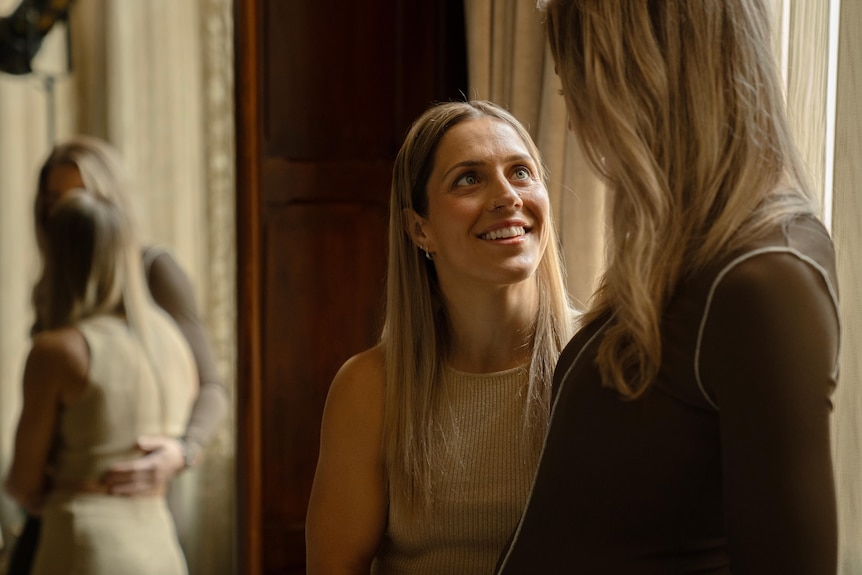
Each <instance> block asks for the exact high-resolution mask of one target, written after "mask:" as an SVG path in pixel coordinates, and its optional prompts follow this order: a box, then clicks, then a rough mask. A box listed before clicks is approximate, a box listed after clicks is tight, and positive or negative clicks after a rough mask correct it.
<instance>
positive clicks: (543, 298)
mask: <svg viewBox="0 0 862 575" xmlns="http://www.w3.org/2000/svg"><path fill="white" fill-rule="evenodd" d="M483 117H491V118H495V119H497V120H499V121H502V122H506V123H507V124H509V125H510V126H511V127H512V128H513V129H514V130H515V132H516V133H517V134H518V135H519V136H520V137H521V139H522V140H523V143H524V145H525V146H526V147H527V149H528V151H529V153H530V156H531V157H532V159H533V160H534V162H535V163H536V165H537V166H539V170H540V174H539V176H540V177H541V179H542V181H543V182H546V181H547V175H546V172H545V168H544V164H543V163H542V160H541V156H540V154H539V151H538V149H537V148H536V146H535V144H534V143H533V140H532V138H531V137H530V135H529V133H528V132H527V131H526V129H524V127H523V126H522V125H521V124H520V122H518V120H516V119H515V118H514V116H512V115H511V114H510V113H509V112H507V111H506V110H504V109H502V108H500V107H499V106H497V105H495V104H493V103H491V102H486V101H469V102H447V103H441V104H438V105H435V106H432V107H431V108H429V109H428V110H426V111H425V113H424V114H422V115H421V116H420V117H419V118H418V119H417V120H416V121H415V122H414V124H413V126H412V127H411V129H410V131H409V132H408V134H407V137H406V138H405V140H404V143H403V145H402V147H401V149H400V151H399V152H398V155H397V157H396V159H395V166H394V169H393V177H392V188H391V197H390V208H389V209H390V211H389V256H388V257H389V261H388V272H387V297H386V315H385V321H384V327H383V332H382V336H381V343H382V345H383V348H384V352H385V358H386V359H385V361H386V393H385V415H384V437H383V454H384V461H385V466H386V470H387V477H388V483H389V493H390V498H399V499H401V500H402V501H403V502H405V503H406V504H407V508H408V509H409V508H412V509H414V510H416V509H419V508H420V507H421V506H422V505H425V504H428V503H429V502H430V501H431V498H432V485H431V479H430V471H431V467H432V464H433V462H434V461H436V460H437V457H438V455H440V450H441V449H442V447H441V446H442V444H443V443H444V442H445V437H442V435H443V434H444V432H443V431H442V427H443V426H442V424H441V421H440V417H441V407H440V401H439V400H440V397H439V395H440V394H439V392H438V391H439V382H440V378H441V374H442V371H443V367H444V365H445V364H446V360H447V356H448V352H449V347H450V344H451V333H450V326H449V320H448V316H447V310H446V304H445V302H444V299H443V297H442V294H441V292H440V287H439V284H438V282H437V277H436V274H435V270H434V266H433V262H431V261H428V260H427V259H426V258H425V257H424V256H423V255H421V252H420V250H419V249H418V248H417V246H416V245H415V244H414V243H413V241H412V240H411V239H410V236H409V235H408V233H407V231H406V230H405V228H404V225H403V218H402V214H403V213H404V210H406V209H411V210H415V211H416V212H417V213H419V214H420V215H423V216H427V210H428V195H427V190H426V186H427V182H428V178H429V175H430V173H431V171H432V169H433V167H434V160H435V155H436V151H437V147H438V145H439V143H440V140H441V139H442V138H443V136H444V135H445V134H446V132H447V130H449V129H450V128H451V127H452V126H455V125H456V124H458V123H461V122H464V121H468V120H472V119H476V118H483ZM547 233H548V234H549V238H548V240H549V241H548V242H547V249H546V250H545V253H544V254H543V256H542V259H541V261H540V264H539V267H538V271H537V273H536V278H535V281H536V283H537V286H538V290H539V309H538V314H537V317H536V320H535V324H534V326H533V330H532V333H531V334H530V336H529V339H528V341H525V345H528V346H530V347H531V349H532V354H531V361H530V366H529V378H528V379H529V382H528V385H527V389H526V390H525V396H526V400H525V416H524V418H525V433H526V435H527V438H526V439H527V441H529V442H531V443H532V444H533V445H534V446H536V449H537V450H538V446H539V445H540V444H541V440H542V438H543V437H544V433H545V430H546V424H547V418H548V410H549V398H550V385H551V380H552V376H553V371H554V366H555V364H556V361H557V358H558V356H559V353H560V351H561V350H562V347H563V346H564V345H565V343H566V342H567V341H568V339H569V337H570V335H571V327H572V310H571V307H570V303H569V299H568V295H567V292H566V287H565V279H564V275H563V265H562V263H561V260H560V254H559V248H558V246H557V243H558V240H557V235H556V231H555V229H554V227H553V222H552V221H549V225H548V226H547Z"/></svg>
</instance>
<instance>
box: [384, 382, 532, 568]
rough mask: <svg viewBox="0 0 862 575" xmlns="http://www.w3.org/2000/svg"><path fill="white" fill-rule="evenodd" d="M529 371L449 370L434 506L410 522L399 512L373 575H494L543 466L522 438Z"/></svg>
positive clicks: (391, 512)
mask: <svg viewBox="0 0 862 575" xmlns="http://www.w3.org/2000/svg"><path fill="white" fill-rule="evenodd" d="M526 384H527V371H526V369H525V368H523V367H521V368H516V369H512V370H508V371H503V372H499V373H491V374H468V373H462V372H458V371H455V370H452V369H447V370H445V372H444V376H443V381H442V385H443V386H444V390H442V391H443V393H444V397H447V400H448V403H449V404H450V405H451V410H450V411H449V413H450V414H451V421H452V422H453V424H454V425H453V431H452V432H451V433H450V436H449V437H447V443H448V444H449V450H448V452H447V453H446V455H445V457H444V458H442V460H441V461H440V463H439V465H438V466H437V467H436V468H435V469H434V471H433V473H434V479H433V481H434V483H433V491H434V497H435V500H434V504H433V506H432V508H431V509H428V510H426V511H424V512H423V513H422V514H421V515H420V517H418V518H415V519H414V518H412V517H411V516H410V514H409V513H408V512H407V511H406V510H405V509H401V508H399V507H398V506H397V504H395V505H391V506H390V509H389V522H388V526H387V530H386V533H385V535H384V539H383V542H382V544H381V547H380V550H379V551H378V555H377V557H376V559H375V561H374V565H373V567H372V573H373V574H375V575H389V574H398V575H412V574H458V575H470V574H474V573H475V574H488V573H492V572H493V568H494V566H495V565H496V563H497V559H498V557H499V555H500V553H501V551H502V550H503V547H504V546H505V544H506V543H507V541H508V540H509V537H510V536H511V534H512V531H513V530H514V528H515V526H516V525H517V522H518V520H519V519H520V516H521V511H522V510H523V508H524V505H525V503H526V499H527V495H528V493H529V490H530V486H531V484H532V480H533V474H534V472H535V469H536V465H537V463H538V453H536V450H535V448H533V447H532V444H531V442H530V441H529V440H528V439H527V438H526V437H525V433H524V423H523V422H524V419H523V418H524V405H525V403H524V402H525V393H526V392H525V390H526Z"/></svg>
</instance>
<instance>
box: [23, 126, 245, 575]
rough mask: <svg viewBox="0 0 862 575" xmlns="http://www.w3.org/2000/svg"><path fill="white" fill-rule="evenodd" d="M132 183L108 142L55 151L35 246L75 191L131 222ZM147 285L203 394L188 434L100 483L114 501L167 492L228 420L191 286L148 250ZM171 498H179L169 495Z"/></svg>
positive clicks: (38, 300) (35, 533) (38, 205)
mask: <svg viewBox="0 0 862 575" xmlns="http://www.w3.org/2000/svg"><path fill="white" fill-rule="evenodd" d="M130 187H131V184H130V182H129V178H128V175H127V174H126V170H125V167H124V166H123V164H122V161H121V158H120V156H119V153H118V152H117V150H116V149H114V147H112V146H111V145H110V144H108V143H107V142H105V141H103V140H101V139H99V138H95V137H92V136H84V135H79V136H74V137H72V138H70V139H68V140H66V141H64V142H61V143H60V144H58V145H57V146H55V147H54V149H53V150H52V151H51V154H50V155H49V156H48V158H47V159H46V160H45V162H44V163H43V165H42V168H41V170H40V172H39V181H38V188H37V193H36V200H35V205H34V218H35V219H34V223H35V230H36V239H37V242H38V244H39V246H40V249H42V246H43V244H44V241H45V240H44V236H45V226H46V223H47V218H48V214H49V213H50V210H51V208H52V206H53V205H54V204H55V203H56V202H57V201H58V200H59V199H60V198H62V197H63V196H64V195H65V194H67V193H69V192H70V191H73V190H84V191H85V192H86V193H89V194H93V195H94V196H96V197H97V198H100V199H103V200H105V201H107V202H109V203H112V204H115V205H117V206H118V207H119V208H120V209H122V210H123V212H124V213H125V214H127V217H130V215H131V214H132V212H131V211H130V197H129V188H130ZM139 257H140V259H141V261H142V262H143V264H144V279H145V281H146V283H147V287H148V289H149V292H150V294H151V296H152V298H153V300H154V301H155V302H156V303H157V304H158V305H159V307H161V308H162V309H163V310H165V311H166V312H167V313H168V314H169V315H170V316H171V317H172V318H173V320H174V321H175V322H176V324H177V326H178V327H179V328H180V331H181V332H182V334H183V336H184V337H185V338H186V341H187V342H188V343H189V345H190V346H191V349H192V353H193V354H194V357H195V364H196V365H197V369H198V374H199V389H200V393H199V395H198V397H197V399H196V400H195V403H194V406H193V408H192V412H191V415H190V417H189V420H188V422H187V424H186V426H185V429H184V430H182V432H181V433H179V434H177V435H176V436H170V437H168V436H161V435H159V436H142V437H140V438H139V440H138V444H139V446H140V447H141V449H142V450H143V451H144V454H143V455H142V456H141V457H135V458H133V459H130V460H126V461H117V462H116V463H115V464H114V465H112V466H111V467H110V468H109V469H108V470H107V471H106V472H105V475H104V477H103V478H102V480H103V482H104V483H105V485H107V486H108V487H109V488H110V490H111V492H112V493H114V494H116V495H126V496H138V495H143V494H147V493H150V492H151V491H153V490H154V489H157V488H160V487H161V486H163V485H164V484H167V483H168V482H169V481H170V479H171V478H173V477H174V476H175V475H176V474H177V473H180V472H182V471H183V470H184V469H186V468H188V467H191V466H193V465H195V464H196V463H197V462H198V461H199V459H200V457H201V454H202V451H203V449H204V447H205V446H206V444H207V442H208V441H209V439H210V438H211V437H212V436H213V434H214V433H215V431H216V429H217V428H218V426H219V424H220V423H221V422H222V420H223V419H224V415H225V414H226V413H227V405H228V400H227V392H226V389H225V386H224V381H223V380H222V378H221V377H220V375H219V373H218V370H217V368H216V363H215V358H214V354H213V352H212V349H211V347H210V345H209V341H208V337H207V333H206V330H205V328H204V324H203V322H202V321H201V319H200V316H199V315H198V311H197V303H196V301H195V298H194V290H193V288H192V285H191V283H190V281H189V279H188V277H187V276H186V274H185V273H184V272H183V270H182V269H181V268H180V266H179V265H178V264H177V262H176V260H175V259H174V258H173V257H172V256H171V254H170V252H168V251H166V250H164V249H161V248H159V247H155V246H151V247H142V248H141V253H140V254H139ZM45 281H46V278H44V277H43V278H42V280H41V281H40V282H39V283H38V284H37V285H36V287H35V288H34V290H33V305H34V311H35V316H36V317H35V319H36V321H35V324H34V326H33V333H34V334H36V333H38V332H39V331H40V330H41V329H42V326H43V324H44V321H45V320H44V314H45V309H44V307H45V302H44V301H43V299H44V295H43V293H42V292H43V285H42V284H43V283H44V282H45ZM171 497H176V493H175V492H173V491H172V492H171ZM173 510H174V518H175V520H176V521H177V523H178V527H179V529H180V532H181V533H182V531H183V519H184V517H183V515H182V514H179V513H177V507H176V506H174V509H173ZM38 537H39V522H38V519H37V518H34V517H28V519H27V522H26V524H25V528H24V531H23V533H22V535H21V536H20V537H19V538H18V541H17V542H16V544H15V547H14V548H13V553H12V557H11V560H10V564H9V575H27V574H28V573H29V572H30V565H31V563H32V557H33V552H34V551H35V549H36V546H37V545H38Z"/></svg>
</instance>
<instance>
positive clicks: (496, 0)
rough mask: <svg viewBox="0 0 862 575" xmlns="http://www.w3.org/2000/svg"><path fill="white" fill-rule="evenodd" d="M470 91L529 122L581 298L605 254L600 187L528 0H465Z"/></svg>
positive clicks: (572, 287)
mask: <svg viewBox="0 0 862 575" xmlns="http://www.w3.org/2000/svg"><path fill="white" fill-rule="evenodd" d="M464 4H465V10H466V27H467V56H468V70H469V74H470V77H469V82H470V97H472V98H478V99H484V100H492V101H493V102H496V103H497V104H500V105H502V106H504V107H506V108H507V109H508V110H509V111H510V112H512V113H513V114H514V115H515V117H517V118H518V119H519V120H520V121H521V122H522V123H523V124H524V125H525V126H526V127H527V128H528V129H529V130H530V133H531V135H532V136H533V139H534V140H535V141H536V144H537V145H538V147H539V150H540V151H541V152H542V156H543V158H544V160H545V163H546V164H547V166H548V171H549V173H550V178H551V179H550V183H549V186H548V192H549V194H550V196H551V206H552V210H553V213H554V217H555V219H556V221H557V223H558V227H559V235H560V243H561V244H562V247H563V256H564V258H565V260H566V269H567V271H568V285H569V292H570V293H571V295H572V298H573V299H574V300H575V303H576V304H577V305H578V306H579V307H584V306H585V305H586V302H587V299H588V298H589V296H590V294H591V293H592V291H593V287H595V281H596V279H597V277H598V274H599V272H600V271H601V266H602V261H603V256H604V210H605V194H604V189H603V187H602V185H601V183H600V182H599V181H598V179H597V178H596V177H595V175H594V174H593V173H592V172H591V171H590V169H589V168H588V167H587V164H586V160H585V159H584V157H583V155H582V154H581V152H580V150H579V149H578V145H577V142H576V141H575V138H574V136H572V135H571V134H569V133H568V130H567V129H566V107H565V103H564V102H563V98H562V96H560V94H559V89H560V83H559V80H557V77H556V75H555V74H554V63H553V60H552V58H551V55H550V53H549V52H548V50H547V47H546V46H545V39H544V35H543V32H542V27H541V19H540V15H539V14H538V12H537V11H536V9H535V3H534V2H524V1H523V0H465V2H464Z"/></svg>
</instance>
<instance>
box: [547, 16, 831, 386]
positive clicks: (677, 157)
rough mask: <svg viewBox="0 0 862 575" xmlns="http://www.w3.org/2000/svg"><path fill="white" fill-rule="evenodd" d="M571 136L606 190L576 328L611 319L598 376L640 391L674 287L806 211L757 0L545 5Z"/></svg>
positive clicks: (656, 358) (808, 203) (650, 371)
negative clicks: (605, 250)
mask: <svg viewBox="0 0 862 575" xmlns="http://www.w3.org/2000/svg"><path fill="white" fill-rule="evenodd" d="M539 7H540V8H541V9H544V10H545V11H546V31H547V35H548V41H549V44H550V49H551V53H552V55H553V57H554V60H555V63H556V65H557V70H558V73H559V76H560V78H561V81H562V85H563V94H564V95H565V98H566V105H567V108H568V110H569V113H570V115H571V120H572V123H573V126H574V131H575V133H576V135H577V137H578V140H579V143H580V144H581V146H582V148H583V149H584V150H585V153H586V155H587V157H588V159H589V161H590V163H591V165H592V166H593V167H594V168H595V169H596V171H597V172H598V173H600V174H601V175H602V176H603V177H604V178H605V179H606V181H607V184H608V187H609V189H610V190H611V191H612V193H613V213H612V225H611V228H612V229H611V234H612V237H611V243H610V246H609V254H608V259H609V261H608V266H607V269H606V272H605V274H604V276H603V278H602V281H601V283H600V287H599V289H598V290H597V292H596V294H595V295H594V298H593V299H592V301H591V303H590V308H589V309H588V310H587V313H586V315H585V318H584V319H585V322H589V321H593V320H595V319H597V318H599V317H602V316H606V315H607V314H608V313H610V312H612V313H613V314H615V321H614V322H613V323H612V325H611V326H610V327H609V328H608V330H607V331H606V333H605V336H604V339H603V340H602V342H601V345H600V350H599V357H598V363H599V367H600V369H601V372H602V376H603V380H604V382H605V383H606V384H607V385H611V386H613V387H615V388H616V389H617V390H618V391H619V392H620V393H621V394H622V395H623V396H624V397H627V398H636V397H638V396H640V395H641V394H643V393H644V391H646V389H647V388H648V387H649V385H650V384H651V383H652V382H653V380H654V379H655V377H656V374H657V373H658V369H659V363H660V361H661V353H662V350H661V316H662V313H663V311H664V308H665V306H666V304H667V303H668V298H669V297H670V295H671V294H672V293H673V291H674V289H675V288H676V287H677V286H678V285H679V283H680V281H683V280H684V279H685V278H687V277H689V276H691V275H692V274H694V273H696V272H698V271H699V270H702V269H704V268H705V267H706V266H707V265H709V264H710V263H711V262H713V261H714V260H715V258H716V257H719V256H721V255H724V254H728V253H729V252H731V251H732V250H734V249H736V248H739V247H741V246H742V245H744V244H745V243H746V242H749V241H751V240H752V239H755V238H757V237H759V236H762V235H763V234H764V233H766V232H767V231H769V230H771V229H774V227H775V226H776V225H779V224H780V223H781V222H783V221H786V220H788V219H789V218H791V217H794V216H796V215H798V214H810V213H816V212H817V209H818V207H817V203H816V200H815V198H814V195H813V193H812V191H811V188H810V186H809V184H808V183H807V181H806V176H805V170H804V168H803V165H802V162H801V160H800V158H799V154H798V151H797V149H796V147H795V144H794V142H793V139H792V136H791V131H790V128H789V126H788V122H787V119H786V115H785V110H784V98H783V94H782V90H781V83H780V80H779V76H778V74H777V70H776V66H775V61H774V56H773V54H772V49H771V44H770V38H769V36H770V27H769V14H768V10H767V8H766V6H765V5H764V3H763V2H762V1H761V0H698V1H696V2H690V1H688V0H647V1H643V2H633V1H630V0H550V1H549V2H540V4H539Z"/></svg>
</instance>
